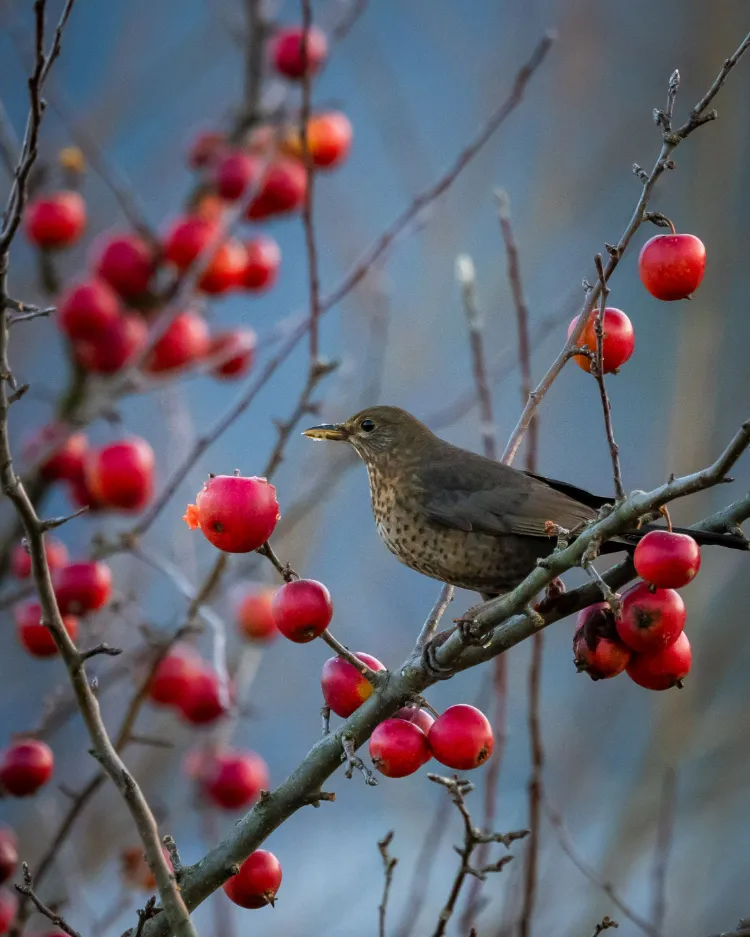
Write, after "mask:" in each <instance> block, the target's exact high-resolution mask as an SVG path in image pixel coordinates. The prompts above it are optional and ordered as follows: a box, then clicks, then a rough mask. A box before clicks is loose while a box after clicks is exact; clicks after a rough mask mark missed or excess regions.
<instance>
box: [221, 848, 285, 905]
mask: <svg viewBox="0 0 750 937" xmlns="http://www.w3.org/2000/svg"><path fill="white" fill-rule="evenodd" d="M280 885H281V863H280V862H279V860H278V859H277V858H276V856H275V855H274V854H273V853H272V852H267V851H266V850H265V849H256V850H255V852H253V853H251V854H250V855H249V856H248V858H247V859H245V861H244V862H243V863H242V865H241V866H240V871H239V872H238V873H237V874H236V875H233V876H232V877H231V878H229V879H227V880H226V882H224V892H225V894H226V895H227V897H228V898H229V900H230V901H233V902H234V903H235V904H238V905H239V906H240V907H241V908H263V907H265V906H266V905H267V904H270V905H273V904H274V901H275V900H276V892H277V891H278V890H279V886H280Z"/></svg>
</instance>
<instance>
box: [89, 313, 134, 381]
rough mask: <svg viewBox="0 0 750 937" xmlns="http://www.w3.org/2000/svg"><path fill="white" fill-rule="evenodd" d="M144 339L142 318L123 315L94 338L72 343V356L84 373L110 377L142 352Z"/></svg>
mask: <svg viewBox="0 0 750 937" xmlns="http://www.w3.org/2000/svg"><path fill="white" fill-rule="evenodd" d="M147 336H148V329H147V328H146V323H145V322H144V321H143V319H141V317H140V316H137V315H134V314H126V315H122V316H119V317H118V318H117V319H115V320H114V321H112V322H110V323H108V324H107V326H106V327H105V328H104V329H102V331H101V332H99V333H98V334H97V335H96V336H92V337H91V338H88V339H82V340H80V341H77V342H75V343H74V345H73V354H74V355H75V357H76V360H77V361H78V363H79V364H80V365H81V367H82V368H84V369H85V370H86V371H93V372H94V373H95V374H114V373H115V372H116V371H120V370H122V368H124V367H125V365H126V364H128V363H130V362H131V361H132V360H133V359H134V358H135V357H136V355H138V354H139V353H140V352H141V351H142V350H143V349H144V347H145V345H146V339H147Z"/></svg>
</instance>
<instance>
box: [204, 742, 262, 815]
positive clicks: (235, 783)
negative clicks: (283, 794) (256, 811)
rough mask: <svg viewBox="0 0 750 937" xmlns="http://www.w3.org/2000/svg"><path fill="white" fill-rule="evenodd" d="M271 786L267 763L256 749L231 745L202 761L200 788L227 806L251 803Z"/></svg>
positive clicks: (226, 808)
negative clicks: (231, 747)
mask: <svg viewBox="0 0 750 937" xmlns="http://www.w3.org/2000/svg"><path fill="white" fill-rule="evenodd" d="M268 786H269V775H268V765H267V764H266V763H265V761H264V760H263V759H262V758H261V757H260V755H257V754H256V753H255V752H251V751H235V750H234V749H228V750H225V751H221V752H217V753H215V754H213V755H212V756H210V757H207V758H206V759H204V761H203V764H202V765H201V770H200V787H201V791H202V792H203V794H204V796H205V797H206V799H207V800H208V801H210V802H211V803H212V804H214V805H215V806H217V807H223V808H224V809H225V810H238V809H239V808H241V807H249V806H250V805H251V804H254V803H256V801H257V800H258V799H259V798H260V792H261V791H262V790H267V789H268Z"/></svg>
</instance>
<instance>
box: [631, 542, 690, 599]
mask: <svg viewBox="0 0 750 937" xmlns="http://www.w3.org/2000/svg"><path fill="white" fill-rule="evenodd" d="M633 562H634V563H635V569H636V572H637V573H638V575H639V576H640V577H641V579H645V580H646V581H647V582H650V583H651V584H652V585H654V586H658V587H659V588H661V589H679V588H681V587H682V586H686V585H687V584H688V583H689V582H692V581H693V579H694V578H695V576H696V574H697V573H698V570H699V569H700V568H701V551H700V547H699V546H698V544H697V543H696V542H695V540H694V539H693V538H692V537H691V536H690V535H689V534H676V533H674V532H672V531H669V530H652V531H650V532H649V533H647V534H646V536H645V537H644V538H643V539H642V540H640V541H639V542H638V546H637V547H636V548H635V554H634V556H633Z"/></svg>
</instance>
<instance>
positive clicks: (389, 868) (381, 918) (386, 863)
mask: <svg viewBox="0 0 750 937" xmlns="http://www.w3.org/2000/svg"><path fill="white" fill-rule="evenodd" d="M392 839H393V830H391V832H390V833H387V834H386V835H385V836H384V837H383V838H382V839H381V840H379V841H378V851H379V852H380V857H381V859H382V860H383V873H384V876H385V881H384V882H383V897H382V899H381V901H380V906H379V908H378V934H379V937H385V918H386V913H387V911H388V898H389V896H390V893H391V883H392V882H393V870H394V869H395V868H396V865H397V864H398V859H396V858H394V857H393V856H391V855H390V853H389V852H388V847H389V846H390V845H391V841H392Z"/></svg>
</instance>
